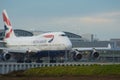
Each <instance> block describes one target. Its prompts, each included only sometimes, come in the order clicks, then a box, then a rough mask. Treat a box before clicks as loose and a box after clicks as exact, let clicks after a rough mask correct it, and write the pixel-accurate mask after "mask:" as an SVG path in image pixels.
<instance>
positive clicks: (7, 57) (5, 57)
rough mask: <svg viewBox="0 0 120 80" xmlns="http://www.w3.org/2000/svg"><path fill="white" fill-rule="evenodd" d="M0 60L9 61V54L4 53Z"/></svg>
mask: <svg viewBox="0 0 120 80" xmlns="http://www.w3.org/2000/svg"><path fill="white" fill-rule="evenodd" d="M2 58H3V60H9V59H10V58H11V55H10V54H9V53H4V54H3V56H2Z"/></svg>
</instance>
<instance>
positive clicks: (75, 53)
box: [72, 49, 82, 60]
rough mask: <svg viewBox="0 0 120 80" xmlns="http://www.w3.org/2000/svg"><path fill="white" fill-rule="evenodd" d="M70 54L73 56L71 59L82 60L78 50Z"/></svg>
mask: <svg viewBox="0 0 120 80" xmlns="http://www.w3.org/2000/svg"><path fill="white" fill-rule="evenodd" d="M72 54H73V59H74V60H80V59H81V58H82V54H81V52H80V51H79V50H77V49H76V50H74V51H73V52H72Z"/></svg>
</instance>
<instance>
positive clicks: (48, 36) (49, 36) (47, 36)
mask: <svg viewBox="0 0 120 80" xmlns="http://www.w3.org/2000/svg"><path fill="white" fill-rule="evenodd" d="M44 37H46V38H52V37H54V35H52V34H50V35H44Z"/></svg>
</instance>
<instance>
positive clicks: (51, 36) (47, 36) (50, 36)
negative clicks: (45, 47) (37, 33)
mask: <svg viewBox="0 0 120 80" xmlns="http://www.w3.org/2000/svg"><path fill="white" fill-rule="evenodd" d="M44 37H45V38H50V40H48V42H49V43H51V42H52V41H53V39H54V35H53V34H48V35H44Z"/></svg>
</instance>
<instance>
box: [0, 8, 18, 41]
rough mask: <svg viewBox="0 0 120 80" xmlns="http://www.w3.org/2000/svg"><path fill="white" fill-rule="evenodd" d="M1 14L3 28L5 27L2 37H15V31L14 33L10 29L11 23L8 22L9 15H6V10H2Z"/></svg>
mask: <svg viewBox="0 0 120 80" xmlns="http://www.w3.org/2000/svg"><path fill="white" fill-rule="evenodd" d="M2 16H3V21H4V29H5V37H4V39H8V38H11V37H16V36H15V33H14V31H13V29H12V25H11V23H10V19H9V17H8V15H7V12H6V10H3V13H2Z"/></svg>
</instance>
